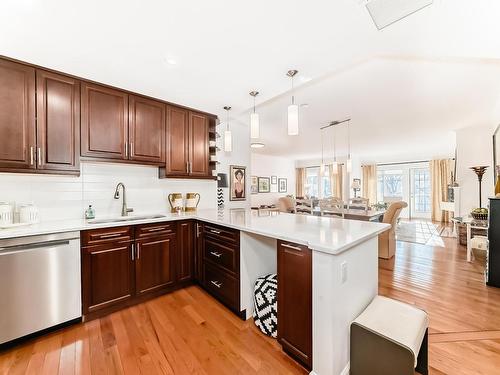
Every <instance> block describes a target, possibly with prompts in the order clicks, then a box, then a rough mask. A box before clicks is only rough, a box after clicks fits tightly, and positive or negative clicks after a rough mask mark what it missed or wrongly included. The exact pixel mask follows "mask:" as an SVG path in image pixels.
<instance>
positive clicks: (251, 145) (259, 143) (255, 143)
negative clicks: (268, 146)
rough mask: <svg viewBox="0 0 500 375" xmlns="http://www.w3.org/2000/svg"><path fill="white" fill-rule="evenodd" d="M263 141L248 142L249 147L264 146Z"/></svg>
mask: <svg viewBox="0 0 500 375" xmlns="http://www.w3.org/2000/svg"><path fill="white" fill-rule="evenodd" d="M264 146H265V145H264V143H261V142H252V143H250V147H251V148H262V147H264Z"/></svg>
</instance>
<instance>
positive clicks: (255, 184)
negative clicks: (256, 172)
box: [250, 176, 259, 194]
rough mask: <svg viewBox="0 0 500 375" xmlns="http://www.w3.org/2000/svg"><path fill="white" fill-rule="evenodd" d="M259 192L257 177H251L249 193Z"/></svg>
mask: <svg viewBox="0 0 500 375" xmlns="http://www.w3.org/2000/svg"><path fill="white" fill-rule="evenodd" d="M258 192H259V179H258V177H257V176H252V177H251V181H250V193H251V194H258Z"/></svg>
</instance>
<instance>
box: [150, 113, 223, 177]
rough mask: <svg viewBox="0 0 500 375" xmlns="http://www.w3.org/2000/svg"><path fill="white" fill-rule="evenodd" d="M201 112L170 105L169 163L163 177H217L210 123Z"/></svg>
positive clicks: (168, 127) (161, 175)
mask: <svg viewBox="0 0 500 375" xmlns="http://www.w3.org/2000/svg"><path fill="white" fill-rule="evenodd" d="M211 121H212V122H214V123H215V120H214V119H212V118H210V117H208V116H206V115H204V114H201V113H197V112H193V111H188V110H185V109H182V108H178V107H174V106H169V107H168V111H167V132H166V142H167V143H166V144H167V146H166V148H167V155H166V164H165V167H163V168H162V169H161V170H160V177H188V176H189V177H193V178H214V176H213V175H212V169H214V168H211V165H210V148H209V132H210V122H211Z"/></svg>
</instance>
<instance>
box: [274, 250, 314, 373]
mask: <svg viewBox="0 0 500 375" xmlns="http://www.w3.org/2000/svg"><path fill="white" fill-rule="evenodd" d="M278 341H279V342H280V344H281V345H282V347H283V350H284V351H285V352H287V353H288V354H289V355H290V356H292V357H293V358H295V359H297V360H298V361H299V362H301V363H302V364H304V365H305V366H306V367H307V368H308V369H310V368H311V367H312V256H311V250H310V249H308V248H307V247H306V246H302V245H297V244H294V243H288V242H283V241H278Z"/></svg>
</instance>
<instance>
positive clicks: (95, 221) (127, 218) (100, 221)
mask: <svg viewBox="0 0 500 375" xmlns="http://www.w3.org/2000/svg"><path fill="white" fill-rule="evenodd" d="M162 217H167V216H166V215H142V216H139V215H138V216H120V217H112V218H108V219H92V220H89V221H87V223H88V224H105V223H119V222H123V221H136V220H151V219H161V218H162Z"/></svg>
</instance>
